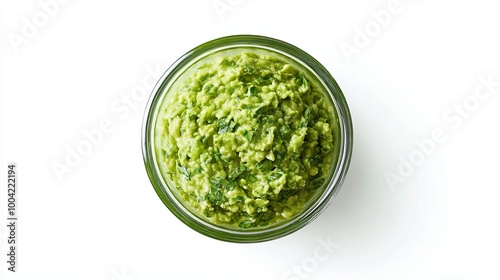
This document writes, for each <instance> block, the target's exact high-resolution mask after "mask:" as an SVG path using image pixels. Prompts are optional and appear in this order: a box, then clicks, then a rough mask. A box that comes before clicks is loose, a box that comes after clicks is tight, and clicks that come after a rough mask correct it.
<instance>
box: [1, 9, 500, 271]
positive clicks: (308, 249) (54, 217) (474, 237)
mask: <svg viewBox="0 0 500 280" xmlns="http://www.w3.org/2000/svg"><path fill="white" fill-rule="evenodd" d="M47 2H50V1H49V0H40V1H14V0H9V1H2V2H1V3H2V4H1V6H0V11H1V12H0V13H1V15H0V17H1V21H0V22H1V26H0V28H1V31H0V32H1V34H0V40H1V41H0V42H1V43H0V44H1V46H0V47H1V56H2V57H1V59H0V63H1V70H0V71H1V72H0V85H1V88H0V89H1V100H0V104H1V106H2V107H1V112H2V131H1V146H2V151H1V168H0V170H3V171H0V173H2V174H1V177H0V178H1V180H2V184H1V186H2V190H1V197H0V198H1V203H0V205H1V213H2V216H1V224H2V226H1V228H0V241H1V249H2V251H1V257H0V259H1V260H2V261H1V265H0V269H1V272H0V273H1V274H0V278H1V279H53V280H56V279H65V280H67V279H75V280H86V279H93V280H100V279H105V280H131V279H136V280H146V279H147V280H156V279H162V280H167V279H200V278H203V279H348V280H351V279H386V280H387V279H406V280H411V279H427V280H434V279H436V280H466V279H482V280H486V279H500V269H499V268H498V265H499V264H500V238H499V237H500V218H499V214H500V203H499V197H500V188H499V187H500V183H499V177H498V174H499V167H500V164H499V161H498V158H499V157H500V145H499V143H500V133H499V121H500V110H499V106H500V86H498V82H500V51H499V50H500V36H499V35H500V34H499V27H500V17H499V12H500V5H499V3H498V2H497V3H495V2H494V1H479V2H478V1H403V0H401V1H400V2H399V4H397V3H396V4H395V6H394V7H397V8H396V10H394V9H391V8H389V9H388V3H389V1H370V2H368V1H337V2H333V1H264V0H260V1H245V0H242V1H236V0H233V1H228V0H220V1H212V0H208V1H206V0H199V1H175V2H174V1H152V0H150V1H83V0H72V1H71V0H70V1H67V3H65V4H62V3H61V4H57V6H51V7H50V8H49V12H50V13H51V15H48V16H47V13H48V12H46V10H44V8H43V7H42V6H44V5H43V3H47ZM61 2H62V1H61ZM40 3H42V5H41V4H40ZM56 3H57V2H56ZM214 5H215V6H214ZM216 7H219V9H217V8H216ZM45 9H47V8H45ZM224 9H226V10H224ZM382 10H384V11H386V12H385V13H384V12H381V11H382ZM387 13H389V14H390V18H387V17H386V18H385V21H384V22H382V23H383V25H385V26H382V25H381V24H380V23H376V21H375V18H376V15H377V14H379V15H380V14H384V15H387ZM43 14H45V15H46V16H45V18H44V15H43ZM45 19H46V20H45ZM44 20H45V21H44ZM29 24H36V25H35V26H34V27H35V30H33V28H31V29H30V28H29V27H27V26H28V25H29ZM366 28H368V29H369V30H368V32H369V34H370V35H367V36H368V37H367V38H364V39H365V40H364V41H363V40H362V39H363V38H362V37H363V35H360V32H363V33H365V32H367V31H364V30H365V29H366ZM23 30H24V32H25V34H24V35H23ZM358 30H361V31H358ZM231 34H260V35H266V36H271V37H275V38H278V39H282V40H285V41H287V42H290V43H292V44H294V45H296V46H299V47H300V48H302V49H304V50H305V51H307V52H309V53H310V54H311V55H312V56H314V57H315V58H317V59H318V60H319V61H320V62H321V63H322V64H324V66H325V67H326V68H327V69H329V70H330V72H331V73H332V75H333V76H334V77H335V79H336V80H337V82H338V83H339V85H340V87H341V88H342V90H343V92H344V94H345V96H346V99H347V101H348V103H349V106H350V109H351V113H352V117H353V124H354V129H355V143H354V150H353V158H352V163H351V167H350V170H349V173H348V176H347V179H346V181H345V183H344V185H343V187H342V189H341V191H340V192H339V194H338V195H337V196H336V197H335V199H334V201H333V203H332V204H331V206H330V207H329V208H328V209H327V210H326V211H325V212H324V213H323V214H322V215H321V216H320V217H319V218H318V219H316V220H315V221H314V222H313V223H312V224H310V225H308V226H306V227H305V228H303V229H301V230H300V231H298V232H296V233H294V234H292V235H289V236H287V237H284V238H281V239H278V240H275V241H271V242H266V243H261V244H243V245H242V244H232V243H225V242H221V241H217V240H212V239H210V238H208V237H205V236H203V235H201V234H198V233H197V232H195V231H193V230H191V229H190V228H189V227H187V226H185V225H184V224H183V223H181V222H180V221H179V220H177V219H176V218H175V217H174V216H173V215H172V214H171V213H170V212H169V210H168V209H167V208H166V207H165V206H164V205H163V204H162V202H161V201H160V199H159V198H158V197H157V195H156V193H155V192H154V190H153V188H152V186H151V184H150V182H149V179H148V177H147V175H146V172H145V169H144V166H143V161H142V154H141V143H140V139H141V122H142V117H143V112H144V108H145V106H146V102H147V98H149V93H150V89H148V92H147V94H141V91H140V90H141V87H142V90H144V87H143V85H142V84H143V80H148V81H149V83H153V82H154V81H156V80H157V79H158V78H159V77H160V75H161V73H162V72H163V71H165V70H166V69H167V68H168V66H170V64H172V63H173V62H174V61H175V60H176V59H177V58H178V57H180V56H181V55H182V54H184V53H185V52H187V51H188V50H189V49H191V48H193V47H195V46H197V45H198V44H201V43H203V42H205V41H208V40H211V39H214V38H217V37H220V36H224V35H231ZM347 44H348V45H350V46H351V47H352V48H356V53H352V54H351V55H349V54H347V53H346V52H345V49H343V46H344V48H345V46H346V45H347ZM351 50H352V49H351ZM488 76H491V77H490V79H491V80H493V81H497V82H496V83H497V85H496V86H494V87H493V88H491V89H492V93H490V94H489V96H486V94H488V91H487V90H486V89H485V88H484V87H483V86H482V84H481V82H480V77H483V78H484V79H488ZM476 88H479V91H478V92H479V93H481V94H484V96H486V97H484V96H483V95H482V96H481V97H482V98H483V99H484V100H478V99H477V98H476V97H474V93H475V90H476ZM132 94H134V97H135V100H132V101H130V102H129V103H126V102H128V101H125V100H128V99H129V98H131V96H132ZM464 100H465V101H466V103H467V102H468V103H467V106H468V107H467V108H469V109H470V110H469V111H466V112H464V117H458V116H460V115H459V114H458V113H457V112H455V111H453V110H457V109H456V108H458V107H456V108H455V107H454V106H458V105H459V104H462V103H463V102H464ZM460 106H461V105H460ZM454 108H455V109H454ZM449 110H452V111H449ZM443 115H447V116H448V117H449V118H451V119H446V118H445V117H443ZM465 116H466V117H465ZM103 120H104V121H108V122H110V123H111V127H112V129H111V131H107V132H106V133H103V137H102V140H101V141H100V142H96V143H97V144H96V145H93V146H92V150H91V151H90V152H89V153H88V155H86V156H84V157H83V158H82V159H81V161H80V162H79V163H77V164H73V165H74V167H68V168H69V169H71V172H66V173H64V174H62V178H61V180H59V179H58V176H57V175H56V172H55V171H54V168H53V165H54V164H57V163H60V164H66V157H67V156H68V153H69V152H68V149H70V150H71V149H76V147H77V145H79V144H80V145H81V143H82V141H85V139H86V138H85V136H84V131H92V130H95V129H98V128H99V124H100V122H102V121H103ZM436 129H438V130H441V131H442V132H443V134H444V136H443V138H444V139H445V140H444V141H442V143H436V144H435V147H434V148H432V147H431V146H432V145H430V144H428V146H427V148H428V151H427V152H428V154H425V155H424V158H418V155H423V152H422V151H419V146H418V145H417V144H416V142H415V141H417V142H418V141H420V142H422V141H424V139H429V138H430V137H432V134H433V131H434V130H436ZM424 142H425V141H424ZM427 143H428V142H427ZM431 148H432V149H431ZM412 155H413V157H414V158H412V159H411V160H413V162H416V163H418V164H417V165H418V166H415V167H414V168H413V172H412V173H411V174H409V173H410V172H409V171H408V170H406V173H405V172H403V173H401V172H400V171H398V168H400V167H399V166H400V165H401V162H402V161H406V160H410V157H411V156H412ZM418 160H420V162H419V161H418ZM10 162H14V163H16V164H17V168H18V175H19V178H18V182H19V183H18V193H17V194H18V200H19V204H18V212H17V214H18V217H19V221H18V236H17V238H18V251H17V255H18V263H17V267H16V268H17V270H18V272H16V273H12V272H9V271H7V268H6V262H5V261H6V251H5V249H6V245H7V244H6V243H7V237H8V232H7V228H6V227H5V225H4V224H6V217H5V215H6V213H5V212H6V208H7V207H6V200H7V199H6V191H5V188H4V186H5V185H6V184H5V182H6V170H7V167H6V166H7V163H10ZM73 163H74V162H73ZM410 164H411V162H410ZM406 168H407V169H408V166H406ZM400 169H401V168H400ZM403 171H404V170H403ZM388 172H390V173H391V174H393V175H394V176H401V177H400V179H401V180H400V181H399V182H397V183H395V184H393V188H391V184H389V183H388V181H387V180H386V175H387V174H388ZM402 175H404V176H402ZM319 240H323V241H326V240H330V241H331V242H333V243H335V244H336V248H334V250H330V251H327V250H324V249H322V248H321V247H320V246H321V241H319ZM318 250H320V251H318ZM315 252H320V253H321V258H318V256H319V255H317V254H315ZM297 271H300V272H297Z"/></svg>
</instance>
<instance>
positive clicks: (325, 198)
mask: <svg viewBox="0 0 500 280" xmlns="http://www.w3.org/2000/svg"><path fill="white" fill-rule="evenodd" d="M249 51H250V52H254V53H260V54H265V55H270V56H273V57H277V58H279V59H282V60H284V61H285V62H287V63H290V64H292V65H293V66H294V67H296V68H298V69H299V70H300V71H303V72H304V73H305V75H307V77H308V78H309V79H310V80H312V81H313V82H314V83H315V84H316V86H318V87H319V88H320V89H321V91H322V92H323V93H325V94H324V95H325V96H324V98H325V99H326V101H327V102H328V103H329V106H330V108H331V109H332V112H333V115H334V116H332V117H333V119H334V122H336V123H335V126H336V127H337V128H338V129H337V130H336V132H335V139H334V140H335V143H334V144H335V145H334V157H333V161H332V164H331V166H330V167H329V169H328V172H327V176H326V179H325V181H324V183H323V184H322V185H321V186H320V187H319V188H318V189H317V190H316V191H315V193H314V195H313V196H312V197H311V198H310V199H309V201H308V202H307V203H306V204H305V205H304V206H303V208H302V210H301V211H300V212H299V213H298V214H296V215H294V216H293V217H291V218H287V219H284V220H283V221H281V222H278V223H275V224H271V225H268V226H262V227H253V228H241V227H234V226H228V225H222V224H216V223H213V222H211V221H210V219H208V218H206V217H205V216H204V215H202V214H201V213H199V212H197V211H196V210H195V209H193V208H192V207H191V206H190V205H189V204H187V203H186V202H185V201H184V200H183V199H182V198H181V195H180V194H179V191H178V190H177V188H176V186H175V184H174V183H173V182H172V181H171V180H170V179H169V176H167V175H166V174H165V172H164V170H162V168H161V164H160V163H159V151H158V149H157V146H158V143H157V141H156V140H155V139H156V138H155V135H156V133H157V129H156V127H157V125H158V118H159V117H160V116H159V115H160V111H162V110H163V109H164V108H163V107H162V105H163V104H164V100H165V98H167V97H168V96H169V94H170V93H171V92H172V91H175V90H178V87H179V84H180V83H182V81H184V79H185V78H186V77H188V76H190V75H191V74H192V73H193V71H195V70H196V69H197V68H199V67H200V65H202V64H203V63H206V62H207V61H210V60H211V59H213V57H216V56H218V55H227V54H235V53H241V52H249ZM352 145H353V131H352V122H351V116H350V113H349V108H348V106H347V102H346V100H345V98H344V96H343V94H342V91H341V90H340V87H339V86H338V85H337V83H336V82H335V80H334V79H333V77H332V76H331V75H330V73H329V72H328V71H327V70H326V69H325V67H323V66H322V65H321V64H320V63H319V62H318V61H317V60H316V59H314V58H313V57H312V56H310V55H309V54H307V53H306V52H304V51H302V50H301V49H299V48H297V47H295V46H293V45H291V44H289V43H286V42H283V41H280V40H277V39H274V38H269V37H263V36H256V35H234V36H228V37H222V38H218V39H215V40H212V41H209V42H206V43H204V44H202V45H200V46H198V47H196V48H194V49H192V50H191V51H189V52H187V53H186V54H185V55H183V56H182V57H181V58H179V59H178V60H177V61H176V62H175V63H174V64H173V65H172V66H171V67H170V68H169V69H168V70H167V71H166V72H165V73H164V74H163V76H162V77H161V78H160V80H159V81H158V83H157V84H156V86H155V88H154V90H153V92H152V95H151V97H150V99H149V102H148V104H147V107H146V111H145V116H144V121H143V127H142V152H143V157H144V163H145V167H146V171H147V173H148V176H149V179H150V180H151V183H152V185H153V187H154V189H155V191H156V193H157V194H158V196H159V197H160V199H161V200H162V201H163V203H164V204H165V205H166V206H167V207H168V209H169V210H170V211H171V212H172V213H173V214H174V215H175V216H176V217H177V218H178V219H180V220H181V221H182V222H184V223H185V224H186V225H188V226H189V227H191V228H192V229H194V230H196V231H197V232H199V233H202V234H204V235H206V236H209V237H212V238H215V239H219V240H223V241H229V242H238V243H253V242H262V241H268V240H272V239H276V238H279V237H282V236H285V235H288V234H290V233H292V232H295V231H297V230H298V229H300V228H302V227H304V226H305V225H307V224H308V223H310V222H311V221H313V220H314V219H315V218H316V217H317V216H318V215H319V214H320V213H322V212H323V211H324V210H325V209H326V208H327V206H328V205H329V204H330V203H331V201H332V198H333V197H334V196H335V194H336V193H337V192H338V191H339V189H340V187H341V185H342V183H343V181H344V178H345V176H346V173H347V170H348V167H349V162H350V158H351V151H352Z"/></svg>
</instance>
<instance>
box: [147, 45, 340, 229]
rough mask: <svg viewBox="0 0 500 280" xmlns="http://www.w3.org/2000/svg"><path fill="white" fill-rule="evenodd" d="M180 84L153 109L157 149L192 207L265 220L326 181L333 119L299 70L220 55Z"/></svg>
mask: <svg viewBox="0 0 500 280" xmlns="http://www.w3.org/2000/svg"><path fill="white" fill-rule="evenodd" d="M179 82H180V83H181V84H180V86H177V87H174V90H173V91H171V92H169V93H168V95H167V97H166V100H165V101H164V102H166V103H165V104H164V106H163V107H162V111H161V112H160V114H159V116H158V123H157V130H156V136H155V138H156V143H157V145H156V146H157V157H158V159H159V160H158V162H159V164H160V168H161V169H162V172H163V174H164V176H167V177H168V178H169V180H171V182H172V183H173V184H174V186H173V188H175V189H177V191H178V193H179V195H180V197H181V198H182V199H183V200H184V201H185V202H187V204H189V205H190V206H191V207H192V208H193V209H194V210H195V211H198V212H199V213H200V214H201V215H203V216H205V217H206V218H207V219H209V220H210V221H211V222H213V223H216V224H220V225H229V226H236V227H240V228H253V227H262V226H267V225H271V224H275V223H277V222H280V221H282V220H285V219H289V218H291V217H293V216H295V215H296V214H298V213H299V212H301V210H302V209H303V207H304V205H305V204H306V203H307V202H308V201H309V200H310V199H311V197H312V196H313V195H314V193H315V192H316V191H317V190H318V189H321V188H322V187H324V182H325V178H326V176H327V173H328V171H329V168H330V166H331V164H332V162H333V160H334V158H335V155H334V154H335V152H334V150H335V147H334V145H337V141H338V140H337V139H335V135H336V133H335V131H336V130H338V121H337V119H336V117H335V114H334V112H333V110H332V108H331V105H330V103H329V102H328V101H327V99H326V97H325V95H326V93H324V92H321V91H320V87H318V86H317V85H316V84H315V82H313V81H312V79H310V78H307V75H306V74H305V73H304V72H302V71H300V70H299V69H298V68H297V67H295V66H293V65H292V64H290V63H287V61H286V60H284V59H282V58H280V57H278V56H272V55H267V54H259V53H254V52H243V53H236V54H230V55H224V56H216V57H215V58H214V59H212V60H210V61H208V62H206V63H205V64H203V65H201V66H199V67H198V68H197V69H195V70H194V71H192V72H191V73H190V74H189V77H188V78H186V79H184V80H182V81H179Z"/></svg>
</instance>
